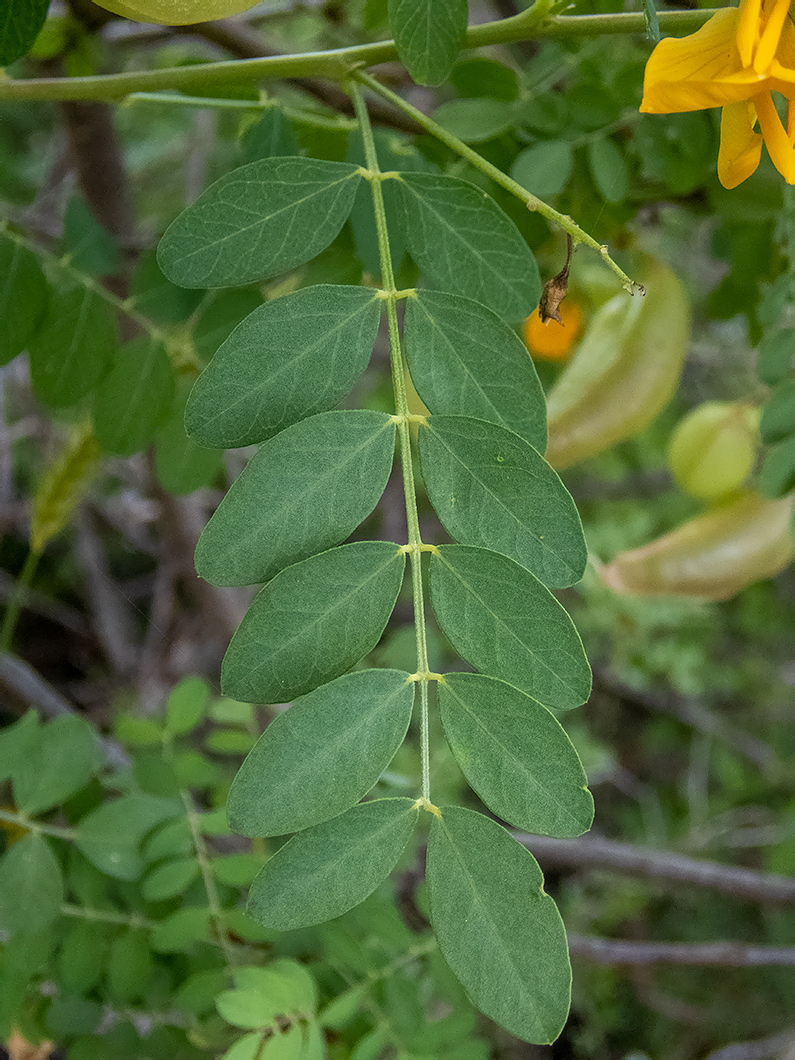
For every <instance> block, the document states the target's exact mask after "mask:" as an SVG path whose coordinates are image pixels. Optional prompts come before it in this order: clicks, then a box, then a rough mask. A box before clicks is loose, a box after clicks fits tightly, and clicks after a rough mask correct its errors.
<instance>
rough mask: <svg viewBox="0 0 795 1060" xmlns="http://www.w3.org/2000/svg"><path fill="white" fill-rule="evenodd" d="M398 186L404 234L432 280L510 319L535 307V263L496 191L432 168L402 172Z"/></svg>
mask: <svg viewBox="0 0 795 1060" xmlns="http://www.w3.org/2000/svg"><path fill="white" fill-rule="evenodd" d="M398 187H399V188H400V203H401V207H402V208H401V221H402V225H403V230H404V234H405V237H406V242H407V243H408V247H409V250H410V252H411V255H412V257H413V258H414V260H415V261H416V262H417V264H418V265H419V266H420V268H421V269H423V270H424V271H425V272H427V273H428V275H429V277H430V278H431V279H432V280H433V282H434V284H436V285H437V286H438V287H440V288H441V289H442V290H443V291H447V292H448V293H450V294H463V295H466V297H467V298H473V299H474V300H475V301H476V302H482V303H483V304H484V305H486V306H488V307H489V308H490V309H493V310H494V312H495V313H496V314H497V315H498V316H500V317H502V318H503V319H504V320H507V321H509V322H510V323H517V322H518V321H520V320H523V319H524V317H526V316H528V314H530V313H531V312H532V311H533V309H535V307H536V306H537V305H538V300H539V298H540V297H541V279H540V277H539V274H538V265H537V264H536V260H535V258H534V257H533V254H532V252H531V250H530V248H529V247H528V245H527V243H525V241H524V239H523V238H522V236H521V234H520V232H519V230H518V228H517V227H516V225H515V224H514V223H513V221H511V220H510V218H509V217H508V216H507V215H506V214H505V213H503V211H502V210H501V209H500V207H499V206H498V205H497V203H496V202H495V201H494V200H493V199H492V198H490V197H489V196H488V195H487V194H486V193H485V192H484V191H481V190H480V188H476V187H475V185H474V184H470V183H468V182H467V181H465V180H460V179H459V178H458V177H449V176H442V175H438V174H433V173H401V174H400V175H399V178H398Z"/></svg>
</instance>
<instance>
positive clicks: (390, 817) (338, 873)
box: [247, 799, 418, 931]
mask: <svg viewBox="0 0 795 1060" xmlns="http://www.w3.org/2000/svg"><path fill="white" fill-rule="evenodd" d="M417 814H418V810H417V808H416V804H415V802H414V800H413V799H375V800H373V801H372V802H363V803H361V804H360V805H358V806H354V807H353V808H352V809H350V810H348V812H347V813H343V814H342V815H341V816H339V817H335V818H334V819H333V820H331V821H326V822H325V823H324V824H319V825H317V826H316V827H314V828H310V829H308V830H307V831H305V832H301V833H299V834H298V835H297V836H294V837H293V838H292V839H291V840H290V842H289V843H288V844H287V845H286V846H284V847H282V848H281V850H279V851H278V852H277V853H276V854H274V856H273V857H272V858H271V859H270V861H269V862H268V863H267V864H266V865H265V867H264V868H263V869H262V871H261V872H260V874H259V875H258V876H257V878H256V879H255V880H254V883H253V884H252V885H251V890H250V891H249V897H248V906H247V910H248V913H249V914H250V915H251V916H252V917H253V918H254V919H255V920H257V921H258V922H259V923H261V924H264V925H265V927H268V928H272V929H274V930H277V931H288V930H291V929H293V928H301V927H308V926H309V925H310V924H319V923H322V922H323V921H324V920H331V919H332V918H333V917H336V916H341V915H342V914H343V913H346V912H347V911H348V910H349V909H352V908H353V907H354V906H355V905H358V904H359V902H363V901H364V899H365V898H367V896H368V895H369V894H372V892H373V891H374V890H375V888H376V887H377V886H378V885H379V883H381V882H382V880H385V879H386V877H387V876H388V875H389V873H390V872H391V871H392V869H393V868H394V867H395V864H396V863H397V860H398V858H399V857H400V855H401V854H402V853H403V850H404V848H405V846H406V843H407V842H408V841H409V839H410V837H411V834H412V832H413V830H414V827H415V825H416V823H417Z"/></svg>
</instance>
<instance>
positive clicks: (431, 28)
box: [388, 0, 469, 85]
mask: <svg viewBox="0 0 795 1060" xmlns="http://www.w3.org/2000/svg"><path fill="white" fill-rule="evenodd" d="M388 11H389V26H390V29H391V30H392V36H393V37H394V38H395V44H396V45H397V50H398V55H399V56H400V61H401V62H402V63H403V65H404V66H405V67H406V69H407V70H408V72H409V74H410V75H411V78H412V80H413V81H416V82H417V83H418V84H420V85H440V84H441V83H442V81H445V80H447V76H448V74H449V73H450V70H451V69H452V66H453V63H454V62H455V60H456V58H457V57H458V53H459V51H460V50H461V45H462V44H463V41H464V34H465V33H466V28H467V18H468V14H469V10H468V3H467V0H389V7H388Z"/></svg>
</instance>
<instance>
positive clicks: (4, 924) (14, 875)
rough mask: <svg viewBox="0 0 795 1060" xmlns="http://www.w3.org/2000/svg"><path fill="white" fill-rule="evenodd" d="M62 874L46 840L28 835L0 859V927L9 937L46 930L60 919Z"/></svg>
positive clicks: (34, 834) (31, 833) (39, 836)
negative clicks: (57, 918)
mask: <svg viewBox="0 0 795 1060" xmlns="http://www.w3.org/2000/svg"><path fill="white" fill-rule="evenodd" d="M63 899H64V886H63V874H62V872H61V866H60V865H59V863H58V859H57V858H56V857H55V855H54V854H53V852H52V850H51V849H50V845H49V843H48V842H47V840H46V839H45V838H44V837H43V836H41V835H39V834H37V833H35V832H29V833H28V835H26V836H24V837H23V838H22V839H20V840H19V842H17V843H14V845H13V846H12V847H11V849H10V850H8V851H7V852H6V853H5V854H4V855H3V858H2V860H0V927H1V928H4V929H5V930H6V931H8V932H10V933H11V934H15V933H16V932H18V931H19V932H24V933H26V934H33V933H34V932H37V931H44V930H46V929H47V928H48V927H49V926H50V925H51V924H52V922H53V921H54V920H55V919H56V917H58V916H60V913H61V903H62V902H63Z"/></svg>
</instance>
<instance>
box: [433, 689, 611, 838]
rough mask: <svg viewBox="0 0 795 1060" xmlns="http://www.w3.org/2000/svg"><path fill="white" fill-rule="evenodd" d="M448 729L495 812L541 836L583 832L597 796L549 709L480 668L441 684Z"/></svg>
mask: <svg viewBox="0 0 795 1060" xmlns="http://www.w3.org/2000/svg"><path fill="white" fill-rule="evenodd" d="M439 706H440V709H441V714H442V723H443V725H444V731H445V735H446V736H447V740H448V743H449V744H450V746H451V748H452V750H453V754H454V755H455V757H456V761H457V762H458V764H459V765H460V766H461V769H462V771H463V773H464V776H465V777H466V778H467V780H468V781H469V783H470V784H471V785H472V787H473V788H474V789H475V791H476V792H477V793H478V795H479V796H480V797H481V799H482V800H483V802H484V803H485V804H486V805H487V806H488V808H489V809H490V810H491V811H492V812H493V813H495V814H497V816H498V817H501V818H502V819H503V820H505V821H508V822H509V823H510V824H512V825H515V826H516V827H517V828H524V829H526V830H527V831H529V832H534V833H536V834H538V835H552V836H562V837H566V836H578V835H582V833H583V832H587V831H588V829H589V828H590V827H591V823H592V821H593V798H592V797H591V794H590V792H589V791H588V789H587V788H586V786H585V785H586V783H587V781H586V777H585V773H584V771H583V768H582V764H581V762H580V759H579V757H578V755H577V752H576V751H575V750H574V747H573V745H572V743H571V740H569V738H568V736H567V735H566V732H565V730H564V729H563V728H562V726H561V725H560V723H559V722H558V721H557V719H556V718H554V717H553V716H552V714H550V712H549V711H548V710H547V709H546V707H542V706H541V704H540V703H539V702H538V701H537V700H535V699H532V698H531V697H530V696H527V695H525V694H524V692H520V691H519V689H518V688H513V687H512V686H511V685H508V684H505V682H504V681H497V680H495V679H494V678H493V677H484V676H483V675H482V674H467V673H452V674H446V675H445V678H444V680H443V681H442V682H440V684H439Z"/></svg>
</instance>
